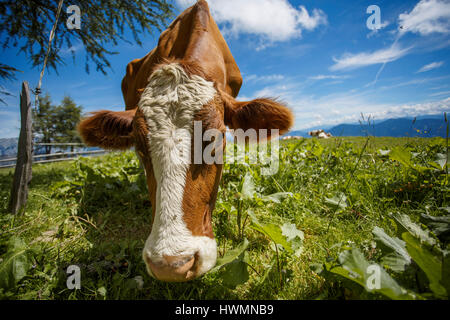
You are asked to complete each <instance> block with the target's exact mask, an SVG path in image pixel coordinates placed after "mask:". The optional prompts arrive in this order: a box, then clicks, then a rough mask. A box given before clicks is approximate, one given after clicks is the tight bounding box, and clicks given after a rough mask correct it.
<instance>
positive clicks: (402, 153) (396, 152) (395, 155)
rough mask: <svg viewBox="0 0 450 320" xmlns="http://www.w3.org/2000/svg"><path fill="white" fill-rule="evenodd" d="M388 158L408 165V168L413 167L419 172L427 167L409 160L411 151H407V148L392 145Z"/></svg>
mask: <svg viewBox="0 0 450 320" xmlns="http://www.w3.org/2000/svg"><path fill="white" fill-rule="evenodd" d="M389 159H391V160H395V161H398V162H400V163H401V164H403V165H404V166H406V167H410V168H412V169H415V170H417V171H419V172H424V171H426V170H428V169H429V168H427V167H423V166H420V165H415V164H414V163H413V162H412V161H411V152H409V151H408V150H407V149H405V148H402V147H394V148H392V150H391V152H390V153H389Z"/></svg>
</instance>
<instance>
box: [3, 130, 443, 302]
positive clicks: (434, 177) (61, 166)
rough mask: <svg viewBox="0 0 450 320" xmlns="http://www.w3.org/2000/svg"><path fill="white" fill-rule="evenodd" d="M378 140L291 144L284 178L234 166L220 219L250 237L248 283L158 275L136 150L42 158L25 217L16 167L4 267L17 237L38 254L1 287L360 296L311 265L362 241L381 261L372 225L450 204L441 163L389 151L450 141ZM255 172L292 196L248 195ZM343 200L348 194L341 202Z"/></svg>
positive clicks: (13, 290) (197, 295)
mask: <svg viewBox="0 0 450 320" xmlns="http://www.w3.org/2000/svg"><path fill="white" fill-rule="evenodd" d="M366 142H367V140H366V139H365V138H333V139H329V140H315V139H305V140H301V141H287V142H283V143H282V145H281V158H280V170H279V172H278V173H277V174H275V175H274V176H261V175H260V174H259V169H260V167H259V165H250V166H247V165H230V164H226V165H225V166H224V173H223V179H222V182H221V187H220V189H219V194H218V201H217V205H216V209H215V211H214V214H213V227H214V232H215V235H216V240H217V244H218V248H219V249H218V250H219V256H223V255H224V254H226V253H227V252H230V251H231V250H232V249H234V248H236V247H237V246H238V245H239V244H240V243H241V242H242V240H243V237H245V238H247V239H248V241H249V246H248V248H247V250H246V251H245V258H246V259H245V261H246V263H245V265H247V266H248V269H246V271H245V272H246V273H247V274H244V275H243V277H244V278H245V279H244V280H246V281H242V282H243V283H242V284H239V285H237V286H235V285H231V286H230V285H229V284H228V283H227V282H226V281H225V280H224V279H225V277H226V275H225V273H226V272H227V271H226V270H225V271H224V270H221V271H218V272H214V273H209V274H207V275H205V276H204V277H202V278H200V279H197V280H195V281H192V282H189V283H162V282H159V281H156V280H154V279H152V278H150V277H149V276H148V275H147V273H146V270H145V265H144V262H143V261H142V259H141V252H142V248H143V246H144V243H145V240H146V238H147V236H148V235H149V233H150V224H151V217H150V212H151V211H150V202H149V201H148V194H147V189H146V184H145V180H144V177H143V174H142V173H143V170H142V169H141V168H140V166H139V162H138V159H137V158H136V156H135V155H134V153H132V152H125V153H113V154H109V155H106V156H102V157H97V158H80V159H79V160H77V161H74V162H61V163H54V164H45V165H35V166H33V180H32V183H31V186H30V194H29V201H28V206H27V208H26V210H25V212H24V214H23V215H21V216H12V215H9V214H8V213H7V211H6V208H7V204H8V199H9V190H10V187H11V183H12V178H13V170H11V169H6V170H0V199H1V202H0V269H1V263H2V260H5V261H6V259H7V257H8V254H10V252H8V251H10V250H12V249H10V247H8V245H9V243H10V242H11V241H12V239H20V240H21V241H23V242H24V243H25V244H26V249H25V250H26V252H27V257H28V258H27V259H28V260H27V261H28V262H29V263H28V265H27V268H26V270H25V272H24V274H23V275H22V276H20V277H18V278H17V282H15V283H13V284H12V285H9V286H4V287H3V288H1V286H0V297H1V298H3V299H342V298H360V297H362V296H360V295H359V294H356V292H357V290H352V289H351V287H349V286H346V285H345V284H343V283H342V282H341V281H339V280H330V279H328V278H325V277H322V276H321V275H319V274H318V273H316V272H314V271H313V269H312V268H311V265H313V264H320V263H325V262H327V261H331V260H333V259H336V258H337V257H338V255H339V253H340V252H341V251H342V250H343V249H344V248H347V247H358V248H362V251H363V253H364V255H365V256H366V257H367V258H368V259H372V258H374V257H376V256H377V254H379V252H378V249H377V248H374V241H373V234H372V230H373V228H374V227H375V226H378V227H381V228H383V229H384V230H386V232H387V233H391V234H393V233H394V232H395V224H394V223H393V222H392V218H391V215H390V214H391V213H404V214H407V215H409V216H410V217H411V219H412V220H413V221H418V220H419V216H420V214H421V213H427V214H429V215H431V216H441V215H443V212H444V211H443V209H442V208H448V207H449V203H448V184H447V180H445V183H443V182H442V181H441V180H442V179H441V175H440V174H439V173H437V171H436V170H435V171H433V170H428V171H423V172H419V171H417V170H416V169H415V168H414V167H411V168H409V167H408V165H407V164H405V163H401V162H399V161H394V160H393V159H390V158H389V157H388V156H385V155H382V154H380V153H379V151H378V150H380V149H381V150H393V149H395V148H403V149H404V150H408V151H409V152H412V154H413V155H414V157H413V160H411V161H413V162H414V165H422V166H426V165H427V164H428V163H430V162H432V161H434V159H435V158H436V155H437V154H438V153H446V149H445V148H446V147H445V146H446V142H445V139H441V138H433V139H425V138H373V137H371V138H370V140H369V141H368V144H367V147H366V148H364V145H365V144H366ZM359 158H360V161H359V163H357V161H358V159H359ZM356 164H357V165H356ZM355 168H356V169H355ZM352 173H353V174H352ZM246 174H250V175H251V177H252V178H253V180H254V183H255V187H256V192H257V193H258V194H260V195H269V194H274V193H279V192H290V193H291V196H287V197H286V198H284V199H283V200H282V201H280V202H276V201H270V202H267V201H262V200H261V198H258V197H255V198H254V199H250V200H246V201H243V200H242V199H240V198H239V193H240V188H241V186H242V183H241V182H242V179H243V178H244V176H246ZM346 182H348V183H346ZM342 195H345V198H343V197H342ZM336 199H340V201H341V203H339V202H338V205H336V201H335V200H336ZM250 210H251V211H252V212H253V213H254V215H255V216H257V217H258V219H259V221H261V222H262V223H266V224H269V223H270V224H273V225H280V226H281V225H283V224H284V223H292V224H295V226H296V227H297V228H298V229H299V230H301V231H302V232H303V234H304V239H303V241H302V246H303V249H302V253H301V254H300V255H299V256H298V257H297V256H295V255H292V254H288V253H287V252H285V251H283V250H282V248H280V249H281V251H280V252H278V251H276V250H277V249H278V247H275V246H272V248H274V249H276V250H275V251H274V250H272V249H271V243H272V242H271V240H270V238H269V237H267V236H264V235H263V234H261V233H260V232H258V231H256V230H255V229H254V228H252V227H251V219H249V217H247V212H248V211H250ZM238 212H240V214H239V215H238ZM241 215H242V216H241ZM238 216H240V219H242V221H241V225H243V228H242V231H241V232H242V234H239V232H238V227H237V219H238ZM328 227H329V229H328ZM73 264H76V265H79V266H80V267H81V271H82V275H81V289H80V290H69V289H67V286H66V279H67V274H66V269H67V267H68V266H69V265H73ZM230 268H231V267H230ZM225 269H226V268H225ZM241 271H242V270H241ZM0 272H1V271H0ZM236 272H237V271H236ZM247 278H248V279H247ZM141 280H142V281H143V283H141ZM411 285H412V286H413V285H414V284H411ZM363 297H366V296H363ZM369 298H381V297H380V296H377V295H370V296H369Z"/></svg>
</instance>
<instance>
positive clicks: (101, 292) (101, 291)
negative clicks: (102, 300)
mask: <svg viewBox="0 0 450 320" xmlns="http://www.w3.org/2000/svg"><path fill="white" fill-rule="evenodd" d="M97 291H98V293H99V294H100V295H101V296H102V297H104V296H106V289H105V287H100V288H98V289H97Z"/></svg>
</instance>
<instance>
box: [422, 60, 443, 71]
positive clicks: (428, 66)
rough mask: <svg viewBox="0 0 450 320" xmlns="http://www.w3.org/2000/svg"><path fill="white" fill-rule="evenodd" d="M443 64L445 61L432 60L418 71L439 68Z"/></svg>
mask: <svg viewBox="0 0 450 320" xmlns="http://www.w3.org/2000/svg"><path fill="white" fill-rule="evenodd" d="M443 64H444V61H439V62H432V63H430V64H427V65H424V66H423V67H422V68H420V69H419V71H417V73H420V72H426V71H430V70H433V69H437V68H439V67H441V66H442V65H443Z"/></svg>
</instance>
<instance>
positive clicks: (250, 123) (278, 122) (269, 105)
mask: <svg viewBox="0 0 450 320" xmlns="http://www.w3.org/2000/svg"><path fill="white" fill-rule="evenodd" d="M219 93H220V95H221V97H222V100H223V103H224V108H225V109H224V121H225V124H226V125H227V126H228V127H229V128H230V129H234V130H236V129H243V130H244V131H245V130H248V129H255V130H256V132H257V133H259V129H267V130H268V132H267V137H268V138H269V137H270V136H271V129H278V130H280V132H279V134H280V135H282V134H285V133H286V132H288V131H289V129H290V128H291V127H292V125H293V124H294V116H293V114H292V111H291V110H289V108H287V107H286V106H285V105H284V104H282V103H281V102H278V101H277V100H275V99H269V98H260V99H255V100H252V101H243V102H240V101H236V100H235V99H234V98H233V97H232V96H230V95H229V94H227V93H226V92H223V91H221V90H219Z"/></svg>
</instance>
